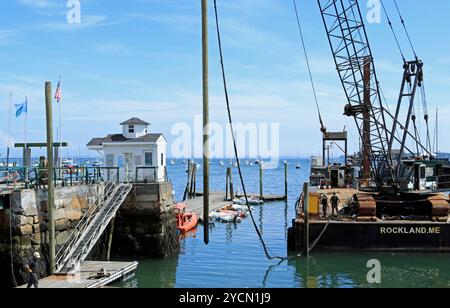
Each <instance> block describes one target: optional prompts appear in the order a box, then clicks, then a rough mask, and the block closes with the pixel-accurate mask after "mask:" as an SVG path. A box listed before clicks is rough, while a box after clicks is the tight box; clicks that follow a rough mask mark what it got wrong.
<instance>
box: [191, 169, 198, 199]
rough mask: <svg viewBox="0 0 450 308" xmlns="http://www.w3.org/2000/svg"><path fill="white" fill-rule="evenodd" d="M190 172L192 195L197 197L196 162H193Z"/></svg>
mask: <svg viewBox="0 0 450 308" xmlns="http://www.w3.org/2000/svg"><path fill="white" fill-rule="evenodd" d="M192 168H193V172H192V197H193V198H195V197H197V163H195V164H194V166H193V167H192Z"/></svg>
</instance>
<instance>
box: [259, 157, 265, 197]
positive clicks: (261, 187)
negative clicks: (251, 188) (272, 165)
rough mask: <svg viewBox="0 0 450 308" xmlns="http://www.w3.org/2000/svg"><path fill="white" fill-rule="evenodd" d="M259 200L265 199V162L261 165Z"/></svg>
mask: <svg viewBox="0 0 450 308" xmlns="http://www.w3.org/2000/svg"><path fill="white" fill-rule="evenodd" d="M259 199H261V200H263V199H264V186H263V161H262V160H261V161H260V163H259Z"/></svg>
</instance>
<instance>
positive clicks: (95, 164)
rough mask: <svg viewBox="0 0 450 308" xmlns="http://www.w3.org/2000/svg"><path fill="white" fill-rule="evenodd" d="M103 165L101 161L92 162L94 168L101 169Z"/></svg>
mask: <svg viewBox="0 0 450 308" xmlns="http://www.w3.org/2000/svg"><path fill="white" fill-rule="evenodd" d="M101 165H103V163H102V162H101V161H99V160H96V161H94V162H92V166H94V167H100V166H101Z"/></svg>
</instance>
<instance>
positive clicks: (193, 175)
mask: <svg viewBox="0 0 450 308" xmlns="http://www.w3.org/2000/svg"><path fill="white" fill-rule="evenodd" d="M197 170H198V168H197V164H196V163H195V162H192V161H191V160H189V162H188V168H187V174H188V175H187V184H186V189H185V190H184V196H183V200H187V199H192V198H195V197H196V196H197Z"/></svg>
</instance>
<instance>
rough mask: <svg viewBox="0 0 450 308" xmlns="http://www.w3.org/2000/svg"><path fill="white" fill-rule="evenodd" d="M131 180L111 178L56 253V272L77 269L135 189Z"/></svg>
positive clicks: (62, 272) (67, 271)
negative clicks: (123, 180)
mask: <svg viewBox="0 0 450 308" xmlns="http://www.w3.org/2000/svg"><path fill="white" fill-rule="evenodd" d="M132 187H133V186H132V185H131V184H119V183H116V182H108V183H107V184H106V185H105V189H104V192H103V193H102V194H99V195H98V196H97V197H96V198H95V200H94V201H93V203H92V204H91V206H90V207H89V209H88V211H87V212H86V214H85V215H84V216H83V218H82V219H81V220H80V222H79V224H78V226H77V227H76V228H75V230H74V231H73V232H72V234H71V235H70V237H69V239H68V240H67V241H66V243H65V244H64V245H63V246H62V247H61V249H60V250H59V252H58V253H57V255H56V273H58V274H64V273H69V272H71V271H74V270H77V269H78V268H79V267H80V265H81V263H82V262H83V261H84V260H85V259H86V258H87V256H88V255H89V253H90V252H91V250H92V248H93V247H94V246H95V244H96V243H97V241H98V240H99V238H100V236H101V235H102V234H103V232H104V231H105V229H106V227H107V226H108V224H109V223H110V222H111V220H112V219H113V217H114V216H115V215H116V213H117V211H118V210H119V208H120V206H121V205H122V204H123V202H124V201H125V198H126V197H127V196H128V194H129V193H130V191H131V189H132Z"/></svg>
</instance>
